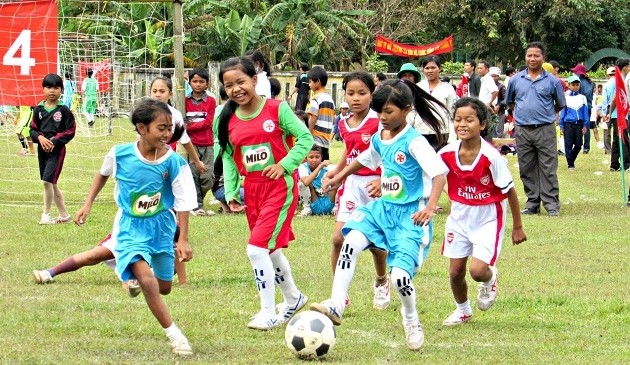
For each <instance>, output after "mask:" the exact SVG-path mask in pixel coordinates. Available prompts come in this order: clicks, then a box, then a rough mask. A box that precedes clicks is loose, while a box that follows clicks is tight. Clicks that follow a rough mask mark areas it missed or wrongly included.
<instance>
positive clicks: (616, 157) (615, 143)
mask: <svg viewBox="0 0 630 365" xmlns="http://www.w3.org/2000/svg"><path fill="white" fill-rule="evenodd" d="M610 125H611V126H612V133H611V136H610V138H612V144H611V148H610V169H611V170H619V169H620V168H621V161H620V153H619V134H618V133H617V118H611V119H610ZM609 130H610V128H609Z"/></svg>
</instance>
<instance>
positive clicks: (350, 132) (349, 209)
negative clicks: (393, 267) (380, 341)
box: [326, 71, 391, 310]
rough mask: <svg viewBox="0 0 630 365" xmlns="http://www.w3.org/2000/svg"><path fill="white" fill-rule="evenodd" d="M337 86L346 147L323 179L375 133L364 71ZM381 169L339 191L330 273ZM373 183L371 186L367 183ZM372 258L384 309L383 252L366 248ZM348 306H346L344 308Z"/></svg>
mask: <svg viewBox="0 0 630 365" xmlns="http://www.w3.org/2000/svg"><path fill="white" fill-rule="evenodd" d="M341 87H342V88H343V90H344V91H345V96H346V102H347V103H348V105H349V106H350V108H351V110H352V113H351V114H349V116H348V117H346V118H342V119H341V120H339V134H340V135H341V138H342V140H343V141H344V143H345V145H346V150H345V153H344V157H343V158H342V159H341V161H339V163H338V164H337V167H336V168H335V169H334V170H332V171H330V172H329V173H328V174H327V175H326V177H327V178H329V179H332V178H334V177H335V175H337V174H338V173H339V172H341V171H342V170H343V169H344V168H345V167H346V166H348V165H350V164H351V163H352V162H353V161H354V160H355V159H356V158H357V156H359V154H360V153H361V152H363V151H365V150H367V149H368V147H370V140H371V138H372V135H373V134H374V133H376V132H377V131H378V130H379V125H380V122H379V120H378V116H377V115H376V112H375V111H374V110H372V109H370V102H371V100H372V93H373V92H374V90H375V88H376V85H374V79H373V78H372V76H371V75H370V74H368V73H367V72H364V71H359V72H352V73H350V74H348V75H346V77H344V78H343V81H342V83H341ZM380 177H381V168H380V167H379V168H377V169H376V170H371V169H370V168H369V167H362V168H361V169H360V170H359V171H357V172H355V173H354V174H352V175H350V176H348V177H347V178H346V180H345V181H344V184H343V187H342V188H340V189H339V194H338V195H339V197H338V198H339V209H338V211H337V221H336V223H335V231H334V232H333V237H332V243H333V247H332V252H331V254H330V263H331V265H332V271H333V274H334V273H335V269H336V267H337V262H338V260H339V253H340V252H341V246H343V235H342V234H341V229H342V228H343V225H344V224H345V223H346V222H347V221H348V219H349V217H350V215H351V214H352V213H353V212H354V211H355V209H356V208H358V207H362V206H364V205H366V204H367V203H368V202H370V201H372V200H373V199H374V198H375V196H374V194H379V192H380V189H379V187H380ZM374 181H376V183H375V184H373V185H372V184H371V183H372V182H374ZM370 251H371V252H372V258H373V259H374V269H375V271H376V278H375V280H374V286H373V287H374V301H373V306H374V308H376V309H381V310H382V309H386V308H387V307H388V306H389V302H390V286H391V285H390V284H391V283H390V280H389V277H388V276H387V264H386V259H387V252H386V251H382V250H378V249H376V248H372V249H370ZM347 305H348V303H346V306H347Z"/></svg>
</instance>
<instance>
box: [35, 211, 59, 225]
mask: <svg viewBox="0 0 630 365" xmlns="http://www.w3.org/2000/svg"><path fill="white" fill-rule="evenodd" d="M39 224H55V220H54V219H52V217H51V216H50V213H42V217H41V218H40V219H39Z"/></svg>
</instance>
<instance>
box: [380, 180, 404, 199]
mask: <svg viewBox="0 0 630 365" xmlns="http://www.w3.org/2000/svg"><path fill="white" fill-rule="evenodd" d="M404 191H405V189H404V184H403V180H402V178H401V177H400V176H398V175H392V176H386V177H385V178H383V179H382V180H381V192H382V194H383V197H389V198H390V200H400V199H404V197H405V195H406V194H404Z"/></svg>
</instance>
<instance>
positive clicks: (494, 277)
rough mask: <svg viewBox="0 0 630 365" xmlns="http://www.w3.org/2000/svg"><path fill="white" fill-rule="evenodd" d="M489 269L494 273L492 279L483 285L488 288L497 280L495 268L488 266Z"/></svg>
mask: <svg viewBox="0 0 630 365" xmlns="http://www.w3.org/2000/svg"><path fill="white" fill-rule="evenodd" d="M488 268H489V269H490V271H492V277H491V278H490V280H488V281H486V282H484V283H483V284H484V285H486V286H490V285H491V284H492V282H493V281H494V280H496V279H497V270H496V269H495V268H494V266H488Z"/></svg>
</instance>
